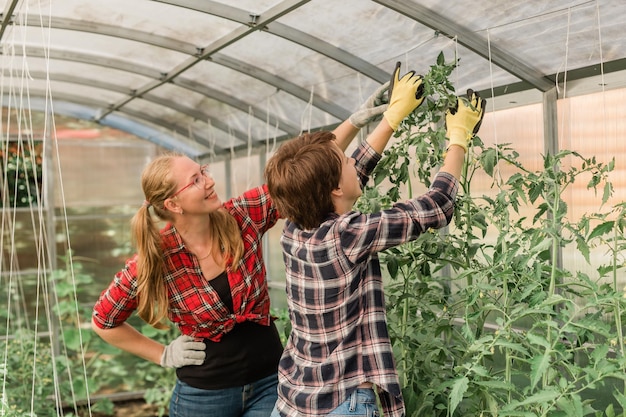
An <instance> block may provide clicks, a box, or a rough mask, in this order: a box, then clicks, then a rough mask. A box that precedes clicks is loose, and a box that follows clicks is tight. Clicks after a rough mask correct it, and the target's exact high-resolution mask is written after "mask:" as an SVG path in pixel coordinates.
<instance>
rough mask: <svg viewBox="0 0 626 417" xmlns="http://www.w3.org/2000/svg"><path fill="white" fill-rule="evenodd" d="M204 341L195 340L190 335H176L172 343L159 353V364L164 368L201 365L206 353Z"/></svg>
mask: <svg viewBox="0 0 626 417" xmlns="http://www.w3.org/2000/svg"><path fill="white" fill-rule="evenodd" d="M205 348H206V345H205V344H204V342H196V341H195V339H194V338H193V337H191V336H185V335H181V336H178V337H177V338H176V339H174V341H173V342H172V343H170V344H169V345H167V346H165V350H164V351H163V355H161V366H162V367H164V368H180V367H182V366H188V365H202V364H203V363H204V358H205V356H206V353H205V352H204V349H205Z"/></svg>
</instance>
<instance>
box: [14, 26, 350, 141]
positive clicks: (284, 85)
mask: <svg viewBox="0 0 626 417" xmlns="http://www.w3.org/2000/svg"><path fill="white" fill-rule="evenodd" d="M25 22H26V24H30V23H29V22H33V23H32V25H39V23H38V21H37V20H36V19H35V17H34V16H27V17H26V19H25ZM50 27H51V28H53V29H62V30H74V31H81V32H87V33H93V34H97V35H103V36H111V37H115V38H119V39H126V40H130V41H134V42H140V43H145V44H148V45H153V46H157V47H160V48H165V49H169V50H172V51H176V52H180V53H183V54H187V55H190V56H196V57H198V56H200V54H201V53H202V51H203V48H199V47H197V46H195V45H192V44H190V43H187V42H182V41H179V40H176V39H172V38H168V37H165V36H161V35H157V34H152V33H146V32H142V31H139V30H136V29H129V28H124V27H120V26H115V25H107V24H101V23H94V22H85V21H81V20H76V19H68V18H58V17H52V18H50ZM207 59H209V60H210V61H211V62H214V63H216V64H218V65H222V66H224V67H227V68H230V69H232V70H234V71H238V72H240V73H242V74H244V75H247V76H249V77H252V78H256V79H258V80H260V81H262V82H265V83H266V84H269V85H271V86H273V87H275V88H277V89H279V90H281V91H284V92H286V93H287V94H290V95H293V96H295V97H297V98H299V99H300V100H303V101H306V102H309V101H310V100H311V93H310V91H308V90H306V89H304V88H302V87H300V86H299V85H297V84H294V83H291V82H289V81H287V80H285V79H284V78H281V77H278V76H276V75H274V74H271V73H269V72H267V71H264V70H262V69H260V68H257V67H254V66H252V65H250V64H248V63H244V62H242V61H239V60H236V59H233V58H229V57H227V56H225V55H223V54H220V53H216V54H213V55H211V56H210V57H208V58H207ZM162 76H163V74H159V79H160V78H162ZM171 82H173V83H174V84H184V83H178V82H176V79H174V80H172V81H171ZM212 98H214V99H215V97H212ZM226 104H228V103H226ZM311 104H312V105H313V106H314V107H317V108H319V109H320V110H322V111H324V112H326V113H328V114H330V115H332V116H333V117H336V118H337V119H339V120H345V119H346V118H347V117H348V116H349V115H350V112H349V111H348V110H346V109H344V108H343V107H341V106H338V105H336V104H335V103H333V102H331V101H329V100H326V99H324V98H323V97H320V96H319V95H317V94H314V95H313V97H312V100H311ZM239 110H242V109H241V108H239ZM245 111H247V110H245ZM252 113H253V115H254V116H255V117H257V118H259V119H261V120H263V121H265V120H266V117H267V115H266V114H265V112H262V111H260V112H259V111H258V109H257V108H254V106H253V112H252ZM270 123H271V124H273V125H276V124H278V125H279V126H282V127H283V129H284V130H285V131H286V132H289V133H291V134H297V132H298V131H299V129H298V128H297V127H295V126H293V125H290V123H288V122H287V121H286V120H274V119H273V117H272V118H271V120H270Z"/></svg>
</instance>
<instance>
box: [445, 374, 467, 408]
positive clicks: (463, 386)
mask: <svg viewBox="0 0 626 417" xmlns="http://www.w3.org/2000/svg"><path fill="white" fill-rule="evenodd" d="M468 386H469V379H467V377H465V376H464V377H461V378H458V379H457V380H455V381H454V385H453V386H452V392H450V415H453V414H454V410H456V408H457V407H458V405H459V404H460V403H461V401H462V400H463V394H465V392H466V391H467V388H468Z"/></svg>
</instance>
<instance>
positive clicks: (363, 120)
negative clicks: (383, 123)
mask: <svg viewBox="0 0 626 417" xmlns="http://www.w3.org/2000/svg"><path fill="white" fill-rule="evenodd" d="M388 88H389V81H387V82H386V83H385V84H383V85H381V86H380V87H378V89H377V90H376V91H375V92H374V94H372V95H371V96H370V97H369V98H368V99H367V100H365V102H364V103H363V104H361V107H359V109H358V110H357V111H355V112H354V113H352V114H351V115H350V117H349V118H348V120H349V121H350V123H351V124H352V126H354V127H358V128H359V129H360V128H362V127H363V126H365V125H367V124H369V123H371V122H374V121H376V120H377V119H380V116H382V114H383V112H384V111H385V110H387V105H388V103H389V99H388V97H385V92H386V91H387V89H388ZM388 95H390V94H388Z"/></svg>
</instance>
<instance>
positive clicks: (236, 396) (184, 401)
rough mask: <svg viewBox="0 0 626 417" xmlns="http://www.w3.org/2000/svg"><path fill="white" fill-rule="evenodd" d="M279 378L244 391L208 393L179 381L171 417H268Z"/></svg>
mask: <svg viewBox="0 0 626 417" xmlns="http://www.w3.org/2000/svg"><path fill="white" fill-rule="evenodd" d="M277 385H278V375H277V374H273V375H270V376H268V377H265V378H263V379H260V380H258V381H256V382H254V383H252V384H248V385H244V386H242V387H235V388H226V389H217V390H206V389H199V388H194V387H191V386H189V385H187V384H185V383H184V382H182V381H180V380H177V381H176V386H175V387H174V392H173V393H172V399H171V400H170V410H169V415H170V417H212V416H216V417H218V416H219V417H269V415H270V413H271V411H272V407H274V404H275V403H276V399H277V398H278V391H277Z"/></svg>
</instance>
